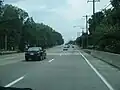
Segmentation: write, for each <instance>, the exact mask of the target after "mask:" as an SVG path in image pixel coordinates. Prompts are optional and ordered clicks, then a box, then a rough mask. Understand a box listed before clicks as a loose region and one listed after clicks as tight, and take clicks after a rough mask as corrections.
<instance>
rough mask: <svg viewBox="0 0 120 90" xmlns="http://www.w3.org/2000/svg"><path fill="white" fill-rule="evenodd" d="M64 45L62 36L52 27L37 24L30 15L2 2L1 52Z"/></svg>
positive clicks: (0, 17)
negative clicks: (29, 47) (27, 47)
mask: <svg viewBox="0 0 120 90" xmlns="http://www.w3.org/2000/svg"><path fill="white" fill-rule="evenodd" d="M63 43H64V40H63V37H62V35H61V34H60V33H59V32H57V31H55V30H54V29H53V28H52V27H50V26H48V25H45V24H43V23H36V22H35V21H34V20H33V18H32V17H30V16H29V14H28V13H27V12H26V11H25V10H22V9H21V8H18V7H16V6H12V5H9V4H5V5H4V4H3V2H0V50H2V49H3V50H16V49H17V50H21V51H24V48H25V47H26V46H28V45H29V46H44V47H45V48H47V47H52V46H55V45H61V44H63Z"/></svg>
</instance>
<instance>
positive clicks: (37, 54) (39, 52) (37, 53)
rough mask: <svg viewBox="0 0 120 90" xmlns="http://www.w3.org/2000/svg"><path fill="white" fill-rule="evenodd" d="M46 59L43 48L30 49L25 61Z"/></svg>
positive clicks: (26, 53)
mask: <svg viewBox="0 0 120 90" xmlns="http://www.w3.org/2000/svg"><path fill="white" fill-rule="evenodd" d="M43 59H46V51H45V50H43V49H42V48H41V47H30V48H29V49H28V50H27V51H26V52H25V60H26V61H31V60H43Z"/></svg>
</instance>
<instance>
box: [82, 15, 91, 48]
mask: <svg viewBox="0 0 120 90" xmlns="http://www.w3.org/2000/svg"><path fill="white" fill-rule="evenodd" d="M83 17H85V18H86V34H87V35H86V47H88V17H90V15H86V16H83Z"/></svg>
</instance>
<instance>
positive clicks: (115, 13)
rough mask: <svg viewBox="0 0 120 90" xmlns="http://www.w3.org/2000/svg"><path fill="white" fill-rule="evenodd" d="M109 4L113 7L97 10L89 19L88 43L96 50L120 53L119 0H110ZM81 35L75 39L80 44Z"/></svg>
mask: <svg viewBox="0 0 120 90" xmlns="http://www.w3.org/2000/svg"><path fill="white" fill-rule="evenodd" d="M111 4H112V6H113V9H107V10H105V11H104V12H103V11H100V12H97V13H96V14H95V16H92V17H91V18H90V19H89V31H90V34H89V36H88V45H89V46H91V45H92V46H94V47H95V48H96V49H98V50H103V51H109V52H114V53H120V0H112V1H111ZM93 17H95V23H93ZM94 25H95V31H94ZM82 37H83V35H82V36H81V37H79V38H77V39H76V41H77V42H78V44H79V45H80V46H81V44H82Z"/></svg>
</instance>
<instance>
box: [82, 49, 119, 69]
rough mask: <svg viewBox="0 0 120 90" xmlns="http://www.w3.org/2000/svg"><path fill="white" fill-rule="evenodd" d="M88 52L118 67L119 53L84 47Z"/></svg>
mask: <svg viewBox="0 0 120 90" xmlns="http://www.w3.org/2000/svg"><path fill="white" fill-rule="evenodd" d="M84 51H85V52H86V53H88V54H91V55H92V56H94V57H95V58H98V59H100V60H102V61H104V62H106V63H108V64H110V65H112V66H114V67H116V68H118V69H120V54H114V53H109V52H103V51H96V50H89V49H84Z"/></svg>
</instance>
